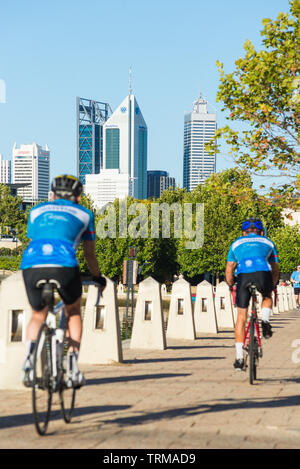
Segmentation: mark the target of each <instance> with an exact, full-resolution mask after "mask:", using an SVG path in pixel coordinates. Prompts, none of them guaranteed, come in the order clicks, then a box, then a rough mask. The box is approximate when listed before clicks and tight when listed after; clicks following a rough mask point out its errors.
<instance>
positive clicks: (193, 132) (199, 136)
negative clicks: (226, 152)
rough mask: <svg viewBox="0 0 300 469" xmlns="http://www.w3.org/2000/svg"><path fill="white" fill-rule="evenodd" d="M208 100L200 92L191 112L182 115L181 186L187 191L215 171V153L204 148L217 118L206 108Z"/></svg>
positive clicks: (214, 127)
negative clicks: (211, 153) (210, 152)
mask: <svg viewBox="0 0 300 469" xmlns="http://www.w3.org/2000/svg"><path fill="white" fill-rule="evenodd" d="M207 106H208V102H207V101H206V100H205V99H204V98H203V97H202V95H201V94H200V96H199V98H198V99H197V100H196V101H195V102H194V107H193V110H192V112H189V113H186V114H185V116H184V152H183V187H185V188H186V189H187V190H188V191H192V190H193V189H195V188H196V187H197V186H198V184H202V183H203V182H204V181H205V180H206V179H207V178H208V177H209V176H210V175H211V174H212V173H214V172H216V155H210V154H209V153H208V152H207V151H206V150H205V144H206V143H208V142H209V141H210V140H211V138H212V137H213V136H214V135H215V131H216V128H217V119H216V114H215V113H209V112H208V110H207Z"/></svg>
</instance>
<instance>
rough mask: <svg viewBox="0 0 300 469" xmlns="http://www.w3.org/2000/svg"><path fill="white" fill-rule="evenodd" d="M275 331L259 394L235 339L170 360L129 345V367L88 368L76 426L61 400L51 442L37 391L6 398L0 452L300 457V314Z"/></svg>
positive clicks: (227, 335) (175, 347)
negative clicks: (34, 401) (242, 366)
mask: <svg viewBox="0 0 300 469" xmlns="http://www.w3.org/2000/svg"><path fill="white" fill-rule="evenodd" d="M272 324H273V331H274V335H273V337H272V338H271V339H270V340H264V341H263V352H264V356H263V358H262V360H261V361H260V363H259V368H258V380H257V381H256V382H255V384H254V385H252V386H251V385H250V384H249V378H248V373H244V372H236V371H235V370H234V369H233V366H232V365H233V361H234V354H235V349H234V333H233V330H222V331H221V332H219V333H218V334H216V335H210V334H202V335H201V336H199V337H197V339H196V340H194V341H188V340H168V341H167V344H168V348H167V349H166V350H164V351H149V350H148V351H144V350H131V349H129V348H128V346H126V344H124V351H123V353H124V363H122V364H114V365H106V366H104V365H98V366H83V367H82V368H83V371H84V372H85V376H86V379H87V385H86V386H85V387H84V388H82V389H81V390H80V391H79V392H78V394H77V402H76V411H75V415H74V418H73V421H72V422H71V423H70V424H68V425H67V424H65V423H64V422H63V421H62V419H61V415H60V412H59V406H58V400H57V397H55V399H54V404H53V411H52V418H51V421H50V424H49V427H48V434H47V435H46V436H44V437H40V436H38V435H37V433H36V431H35V428H34V425H33V419H32V410H31V393H30V391H28V390H26V389H24V391H23V390H21V391H6V390H0V448H2V449H4V448H6V449H11V448H17V449H21V448H26V449H27V448H34V449H38V448H43V449H63V448H66V449H71V448H72V449H75V448H77V449H116V448H119V449H147V448H152V449H158V450H159V449H222V448H224V449H227V448H228V449H229V448H242V449H247V448H264V449H284V448H293V449H295V448H299V447H300V406H299V405H300V363H297V361H298V360H299V361H300V350H299V353H298V354H297V348H295V347H293V342H294V341H295V340H296V339H299V344H298V345H297V347H298V348H299V349H300V312H298V311H291V312H288V313H281V314H280V315H276V316H273V317H272ZM127 345H128V344H127ZM294 345H295V344H294ZM293 353H294V358H296V360H295V359H294V360H293V359H292V356H293Z"/></svg>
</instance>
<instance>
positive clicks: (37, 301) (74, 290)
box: [23, 267, 82, 311]
mask: <svg viewBox="0 0 300 469" xmlns="http://www.w3.org/2000/svg"><path fill="white" fill-rule="evenodd" d="M23 278H24V283H25V288H26V292H27V296H28V301H29V303H30V305H31V307H32V309H34V310H35V311H41V310H42V309H43V308H44V307H45V305H44V303H43V300H42V289H41V288H37V287H36V284H37V282H38V281H39V280H42V279H45V280H50V279H54V280H57V281H58V282H59V283H60V285H61V288H59V289H58V293H59V294H60V296H61V298H62V300H63V302H64V303H65V304H66V305H71V304H73V303H75V301H76V300H78V298H79V297H80V296H81V294H82V284H81V278H80V271H79V268H78V267H31V268H29V269H24V270H23Z"/></svg>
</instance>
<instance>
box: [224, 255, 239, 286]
mask: <svg viewBox="0 0 300 469" xmlns="http://www.w3.org/2000/svg"><path fill="white" fill-rule="evenodd" d="M236 266H237V262H232V261H227V264H226V269H225V280H226V282H227V284H228V285H229V287H233V285H234V270H235V268H236Z"/></svg>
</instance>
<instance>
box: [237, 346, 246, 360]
mask: <svg viewBox="0 0 300 469" xmlns="http://www.w3.org/2000/svg"><path fill="white" fill-rule="evenodd" d="M243 345H244V344H243V342H236V343H235V356H236V359H237V360H242V359H243V357H244V354H243Z"/></svg>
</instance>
